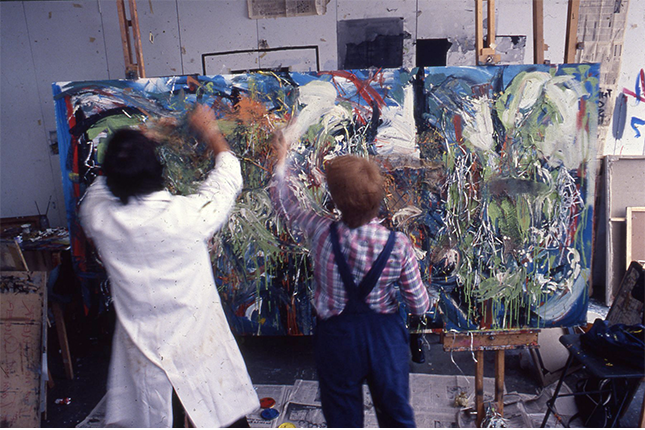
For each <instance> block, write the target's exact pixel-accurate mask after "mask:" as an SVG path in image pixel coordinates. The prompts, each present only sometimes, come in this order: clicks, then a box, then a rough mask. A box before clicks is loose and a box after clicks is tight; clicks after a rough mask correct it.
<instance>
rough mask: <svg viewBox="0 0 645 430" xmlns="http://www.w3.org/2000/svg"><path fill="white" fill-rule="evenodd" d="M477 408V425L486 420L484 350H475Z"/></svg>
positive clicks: (479, 425)
mask: <svg viewBox="0 0 645 430" xmlns="http://www.w3.org/2000/svg"><path fill="white" fill-rule="evenodd" d="M475 360H477V363H475V409H476V410H477V421H476V423H477V427H481V424H482V421H483V420H484V414H485V412H484V351H481V350H480V351H475Z"/></svg>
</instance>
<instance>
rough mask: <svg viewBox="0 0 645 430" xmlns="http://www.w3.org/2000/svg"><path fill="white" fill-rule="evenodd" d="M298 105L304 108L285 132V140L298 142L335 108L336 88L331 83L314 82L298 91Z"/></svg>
mask: <svg viewBox="0 0 645 430" xmlns="http://www.w3.org/2000/svg"><path fill="white" fill-rule="evenodd" d="M298 91H299V93H298V103H299V104H301V105H304V107H303V108H302V109H301V110H300V112H298V114H297V116H296V117H295V119H294V121H293V122H292V123H291V124H289V126H288V127H287V128H286V129H285V130H284V137H285V140H286V141H287V142H289V143H291V142H297V141H298V140H299V139H300V137H302V135H303V134H304V133H305V132H306V131H307V130H308V129H309V127H310V126H311V125H313V124H316V123H317V122H319V121H320V118H321V117H322V116H323V115H325V114H326V113H327V112H328V111H331V110H333V109H334V107H335V102H336V96H337V93H336V88H335V87H334V84H332V83H331V82H321V81H312V82H309V83H308V84H306V85H303V86H301V87H299V89H298Z"/></svg>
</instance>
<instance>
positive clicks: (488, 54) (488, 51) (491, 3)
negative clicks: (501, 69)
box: [475, 0, 501, 65]
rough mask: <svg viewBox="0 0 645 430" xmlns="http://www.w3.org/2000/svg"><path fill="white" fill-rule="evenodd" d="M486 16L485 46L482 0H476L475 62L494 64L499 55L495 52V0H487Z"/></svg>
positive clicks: (497, 60)
mask: <svg viewBox="0 0 645 430" xmlns="http://www.w3.org/2000/svg"><path fill="white" fill-rule="evenodd" d="M487 3H488V8H487V17H488V29H487V30H488V31H487V38H486V46H484V0H476V6H475V51H476V53H477V60H476V62H475V64H477V65H479V64H495V63H498V62H499V60H500V58H501V57H500V55H499V54H496V53H495V0H488V2H487Z"/></svg>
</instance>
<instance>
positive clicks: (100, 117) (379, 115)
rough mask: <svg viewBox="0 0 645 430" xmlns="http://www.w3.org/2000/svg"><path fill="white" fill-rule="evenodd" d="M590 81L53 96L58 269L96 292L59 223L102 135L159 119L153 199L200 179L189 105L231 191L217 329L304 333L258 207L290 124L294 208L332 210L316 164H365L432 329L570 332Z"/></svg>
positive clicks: (331, 84)
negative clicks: (418, 283)
mask: <svg viewBox="0 0 645 430" xmlns="http://www.w3.org/2000/svg"><path fill="white" fill-rule="evenodd" d="M598 77H599V65H597V64H564V65H524V66H520V65H518V66H480V67H430V68H415V69H413V70H406V69H365V70H335V71H325V72H310V73H295V72H285V71H260V72H253V73H243V74H232V75H214V76H176V77H161V78H150V79H138V80H114V81H86V82H59V83H55V84H54V85H53V90H54V100H55V102H56V114H57V123H58V127H57V128H58V132H57V133H58V136H59V145H60V151H61V157H60V160H61V169H62V172H63V189H64V193H65V201H66V209H67V217H68V221H69V230H70V235H71V238H72V243H73V246H72V253H73V257H74V259H75V263H76V264H75V266H76V267H78V268H79V270H81V271H84V275H86V276H82V277H81V278H82V279H83V282H93V281H95V282H97V283H100V282H102V280H103V279H104V278H102V276H103V275H101V273H100V270H101V266H100V265H99V264H98V263H97V262H96V253H95V252H94V251H93V249H92V248H91V246H90V245H89V244H88V243H87V241H86V240H85V239H84V237H83V233H82V228H81V226H80V225H79V222H78V217H77V212H76V211H77V207H78V202H79V200H80V199H81V198H82V196H83V193H84V192H85V189H86V188H87V186H88V185H89V184H90V183H91V182H92V181H93V179H94V178H95V177H96V176H97V175H99V174H100V171H101V162H102V157H103V154H104V151H105V146H106V142H107V139H108V138H109V136H110V134H111V133H112V132H113V131H114V130H116V129H117V128H119V127H124V126H132V127H136V126H139V125H140V124H142V123H148V124H152V123H153V122H154V119H158V118H166V117H171V118H175V119H177V120H178V121H179V123H180V127H179V128H177V129H175V130H174V131H173V132H172V133H165V134H163V133H162V141H161V147H160V148H159V153H160V156H161V158H162V159H163V161H164V163H165V166H166V179H167V186H168V189H169V190H170V191H171V192H173V193H177V194H186V193H190V192H191V191H193V190H194V186H195V182H196V181H199V180H200V179H201V178H202V177H203V174H204V172H206V171H208V169H210V167H212V160H209V159H205V158H200V157H195V156H194V155H195V152H196V151H197V153H198V154H200V153H201V152H200V151H205V150H206V147H205V146H204V145H201V146H200V143H199V142H194V140H193V139H192V138H191V137H190V136H189V135H188V133H187V132H186V127H185V123H184V122H183V121H184V119H185V116H186V113H187V112H188V111H189V110H190V109H191V108H192V106H194V104H195V103H196V102H200V103H205V104H208V105H209V106H211V107H212V108H213V109H214V111H215V112H216V116H217V117H218V118H219V125H220V129H221V130H222V132H223V133H224V135H225V137H226V138H227V140H228V141H229V142H230V144H231V147H232V149H233V151H234V152H235V153H236V154H237V155H238V157H239V158H240V160H241V163H242V170H243V175H244V178H245V186H244V190H243V191H242V194H241V196H240V198H239V199H238V202H237V205H236V207H235V209H234V210H233V213H232V215H231V217H230V220H229V221H228V225H227V226H226V227H225V228H223V229H222V231H221V232H219V233H218V234H217V235H216V236H215V237H214V238H213V240H212V243H211V249H212V263H213V270H214V273H215V279H216V283H217V286H218V289H219V291H220V295H221V297H222V302H223V306H224V309H225V312H226V314H227V317H228V318H229V323H230V325H231V328H232V330H233V332H234V333H236V334H238V335H303V334H304V335H307V334H311V333H312V332H313V327H314V325H315V318H314V317H313V312H312V306H311V302H310V297H311V295H312V290H313V270H312V266H311V261H310V259H309V251H308V249H307V248H306V245H305V244H304V243H303V242H302V241H300V240H299V237H298V233H297V232H291V231H287V230H286V229H285V228H284V225H283V223H282V222H280V221H279V219H278V218H277V214H276V211H275V210H274V209H273V207H272V204H271V201H270V199H269V198H268V189H269V187H270V186H271V173H272V168H273V166H272V157H271V154H270V148H271V144H270V141H271V135H272V133H273V131H274V130H275V129H276V128H280V127H283V126H284V125H285V124H287V123H288V122H289V121H291V120H292V119H293V118H298V120H299V123H300V125H301V127H300V128H299V129H298V130H297V133H295V134H294V135H293V136H292V139H291V142H292V147H291V151H290V157H291V158H292V161H293V162H294V164H295V166H296V168H297V169H299V171H300V173H301V174H300V178H299V179H300V181H299V184H297V185H296V186H297V187H298V189H297V195H298V196H299V198H300V199H301V203H302V204H303V205H307V206H310V207H312V208H315V209H316V210H318V211H320V213H324V214H332V208H331V207H330V205H329V202H330V197H329V193H328V191H327V189H326V186H325V184H324V180H322V178H324V163H325V161H326V160H328V159H330V158H332V157H335V156H338V155H342V154H347V153H350V154H356V155H360V156H366V157H368V156H369V157H372V158H373V159H374V160H375V161H376V162H377V163H379V164H380V165H381V167H382V169H383V172H384V174H385V177H386V184H387V189H386V195H387V197H386V199H385V202H384V205H383V211H382V213H381V217H382V219H383V223H384V225H386V226H387V227H389V228H392V229H396V230H398V231H401V232H403V233H405V234H406V235H408V237H409V238H410V240H411V242H412V244H413V246H414V249H415V255H416V257H417V260H418V262H419V266H420V269H421V273H422V278H423V280H424V281H425V282H426V284H427V285H428V286H429V287H430V286H431V285H432V287H433V288H434V289H437V290H439V291H440V294H441V300H440V302H441V309H442V311H443V313H442V318H443V322H444V324H445V327H446V328H447V329H448V330H457V331H470V330H484V331H486V330H508V329H518V328H527V329H530V328H544V327H563V326H574V325H580V324H585V323H586V312H587V301H588V287H589V281H590V277H591V270H590V269H591V250H592V246H591V243H592V219H593V212H594V191H595V165H594V163H595V160H596V158H595V155H596V126H597V117H598ZM209 163H210V164H209ZM88 290H92V289H91V288H88ZM92 291H93V290H92ZM402 312H403V313H404V312H405V309H402Z"/></svg>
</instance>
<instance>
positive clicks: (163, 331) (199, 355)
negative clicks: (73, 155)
mask: <svg viewBox="0 0 645 430" xmlns="http://www.w3.org/2000/svg"><path fill="white" fill-rule="evenodd" d="M241 187H242V176H241V172H240V164H239V161H238V160H237V158H236V157H235V156H234V155H233V154H231V153H229V152H223V153H220V154H219V155H218V156H217V160H216V167H215V168H214V169H213V171H211V172H210V173H209V175H208V177H207V179H206V180H205V181H204V182H203V183H202V184H201V186H200V189H199V192H198V193H197V194H194V195H191V196H173V195H171V194H170V193H169V192H168V191H158V192H154V193H152V194H149V195H147V196H145V197H142V198H131V199H130V201H129V202H128V204H127V205H123V204H122V203H121V202H120V201H119V200H118V199H117V198H115V197H114V196H113V195H112V193H111V192H110V190H109V189H108V187H107V185H106V183H105V179H104V178H103V177H99V178H97V179H96V180H95V182H94V184H92V185H91V186H90V187H89V189H88V192H87V194H86V195H85V197H84V200H83V202H82V204H81V208H80V217H81V222H82V225H83V228H84V231H85V232H86V234H87V236H88V237H89V238H90V239H92V240H93V242H94V244H95V245H96V247H97V249H98V251H99V255H100V257H101V261H102V262H103V264H104V265H105V268H106V270H107V273H108V276H109V278H110V286H111V293H112V298H113V299H114V306H115V309H116V315H117V323H116V329H115V333H114V341H113V351H112V360H111V363H110V373H109V379H108V393H107V411H106V422H105V425H106V426H119V427H171V426H172V406H171V394H172V389H173V387H174V389H175V391H176V392H177V395H178V396H179V399H180V400H181V402H182V404H183V405H184V408H185V409H186V412H187V413H188V415H189V416H190V419H191V420H192V421H193V423H194V424H195V425H196V426H197V427H224V426H228V425H229V424H231V423H233V422H235V421H236V420H238V419H239V418H241V417H243V416H245V415H247V414H249V413H252V412H254V411H255V410H257V409H258V407H259V401H258V397H257V394H256V393H255V391H254V389H253V385H252V383H251V379H250V377H249V375H248V372H247V370H246V366H245V363H244V361H243V358H242V355H241V354H240V351H239V348H238V346H237V343H236V341H235V338H234V337H233V335H232V333H231V331H230V328H229V326H228V323H227V321H226V317H225V315H224V311H223V309H222V305H221V302H220V298H219V294H218V292H217V289H216V286H215V283H214V279H213V272H212V266H211V261H210V256H209V253H208V248H207V242H208V240H209V239H210V238H211V237H212V236H213V234H214V233H215V232H216V231H217V230H218V229H219V228H221V226H222V225H223V224H224V223H225V222H226V219H227V217H228V215H229V213H230V211H231V208H232V207H233V204H234V203H235V198H236V197H237V195H238V194H239V192H240V190H241Z"/></svg>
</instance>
